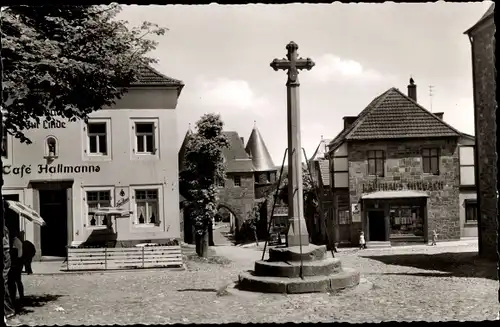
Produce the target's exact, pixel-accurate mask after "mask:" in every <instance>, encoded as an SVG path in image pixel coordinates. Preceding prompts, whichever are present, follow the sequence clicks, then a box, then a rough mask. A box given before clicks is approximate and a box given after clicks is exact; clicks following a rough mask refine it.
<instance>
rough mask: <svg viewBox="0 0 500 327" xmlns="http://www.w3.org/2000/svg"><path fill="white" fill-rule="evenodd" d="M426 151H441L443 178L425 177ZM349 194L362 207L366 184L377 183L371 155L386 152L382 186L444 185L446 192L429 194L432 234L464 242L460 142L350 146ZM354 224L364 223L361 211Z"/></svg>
mask: <svg viewBox="0 0 500 327" xmlns="http://www.w3.org/2000/svg"><path fill="white" fill-rule="evenodd" d="M425 147H439V148H440V151H441V155H440V167H439V168H440V169H439V171H440V174H439V176H435V175H430V174H429V175H428V174H423V173H422V164H421V149H422V148H425ZM348 150H349V151H348V153H349V190H350V201H351V205H352V204H355V203H358V201H360V199H361V196H362V194H363V191H362V187H363V184H364V183H368V182H373V181H375V177H374V176H368V164H367V158H366V156H367V151H368V150H384V151H385V156H386V161H385V168H384V171H385V177H378V178H377V180H378V181H379V182H390V181H395V182H401V183H407V182H413V181H428V182H439V181H442V182H444V188H443V190H439V191H427V193H428V194H429V200H428V202H427V203H428V204H427V209H428V216H427V217H428V231H427V234H428V236H429V239H430V236H431V234H432V230H433V229H436V231H437V232H438V233H439V234H440V239H459V238H460V218H459V215H460V213H459V203H458V201H459V184H458V183H459V162H458V147H457V143H456V140H451V139H449V140H444V139H441V140H439V139H436V140H420V139H419V140H414V141H413V140H408V141H400V140H399V141H385V142H384V141H378V142H369V143H368V142H366V143H363V142H359V143H350V144H349V149H348ZM352 221H353V222H360V221H361V211H360V212H359V213H358V214H354V213H352Z"/></svg>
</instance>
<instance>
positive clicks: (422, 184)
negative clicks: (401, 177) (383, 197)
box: [363, 181, 444, 193]
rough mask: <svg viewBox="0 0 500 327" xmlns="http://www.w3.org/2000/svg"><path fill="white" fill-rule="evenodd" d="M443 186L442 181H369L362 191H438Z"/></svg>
mask: <svg viewBox="0 0 500 327" xmlns="http://www.w3.org/2000/svg"><path fill="white" fill-rule="evenodd" d="M443 188H444V182H443V181H414V182H408V183H401V182H371V183H364V184H363V193H370V192H375V191H401V190H414V191H440V190H442V189H443Z"/></svg>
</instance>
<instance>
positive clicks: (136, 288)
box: [18, 244, 498, 325]
mask: <svg viewBox="0 0 500 327" xmlns="http://www.w3.org/2000/svg"><path fill="white" fill-rule="evenodd" d="M261 246H262V245H261ZM213 249H215V252H216V253H217V255H219V256H224V257H226V258H228V259H229V260H231V263H230V264H227V265H220V264H215V263H203V262H197V261H196V262H192V261H189V262H187V267H188V270H187V271H169V270H161V269H154V270H140V271H139V270H138V271H126V272H123V271H122V272H120V271H114V272H103V273H101V272H93V273H86V274H81V275H79V274H65V275H52V276H51V275H30V276H26V275H23V279H24V284H25V292H26V295H27V296H28V299H29V303H27V306H26V308H25V312H24V313H23V314H22V315H20V316H18V318H19V320H20V322H21V323H23V324H28V325H40V324H49V325H52V324H70V325H71V324H120V325H121V324H124V325H125V324H137V323H143V324H155V323H157V324H164V323H227V322H242V323H245V322H287V321H293V322H309V321H313V322H332V321H346V322H353V323H354V322H377V321H391V320H396V321H415V320H424V321H445V320H478V321H480V320H485V319H494V318H495V317H496V314H497V312H498V303H497V300H496V297H497V295H496V294H497V287H498V282H497V281H495V278H496V274H495V265H494V263H493V264H488V263H486V262H483V261H482V260H479V259H477V246H476V245H474V244H466V245H457V246H445V245H442V244H439V245H438V246H436V247H429V246H419V247H418V246H417V247H401V248H381V249H368V250H362V251H359V250H357V249H341V250H340V252H339V253H338V257H339V258H341V260H342V264H343V265H344V266H345V267H350V268H355V269H358V270H359V271H360V272H361V274H362V278H365V279H367V280H368V281H370V282H371V283H373V288H372V289H371V290H369V291H366V292H361V293H355V292H349V291H347V292H343V293H340V294H336V295H329V294H302V295H280V294H246V295H241V296H240V295H223V296H220V294H218V291H219V290H220V289H221V288H223V287H224V286H225V285H227V284H229V283H231V282H233V281H235V280H237V276H238V273H239V272H240V271H242V270H245V269H252V268H253V262H254V261H255V260H256V259H259V258H260V256H261V254H262V252H261V250H259V249H257V248H252V247H250V248H244V247H237V246H228V245H222V246H216V247H214V248H213Z"/></svg>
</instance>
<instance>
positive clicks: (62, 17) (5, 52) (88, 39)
mask: <svg viewBox="0 0 500 327" xmlns="http://www.w3.org/2000/svg"><path fill="white" fill-rule="evenodd" d="M120 10H121V7H120V6H119V5H118V4H111V5H107V6H84V5H43V6H11V7H7V8H4V10H2V13H1V15H2V25H1V37H2V65H3V72H2V73H3V90H2V91H3V92H2V96H3V99H2V100H3V101H2V103H3V109H4V116H5V117H4V123H5V126H4V127H5V128H6V129H7V131H8V133H10V134H12V135H14V136H15V137H16V138H18V139H19V140H20V141H21V142H26V143H28V144H29V143H31V141H30V140H29V139H28V138H27V137H26V136H25V135H24V131H25V130H27V129H29V127H30V122H36V123H39V122H40V119H41V118H42V119H43V118H44V119H46V120H48V121H51V120H57V118H55V117H60V118H62V119H65V120H69V121H76V120H78V119H84V120H85V119H87V117H88V114H90V113H91V112H93V111H96V110H99V109H101V108H102V107H104V106H110V105H112V104H113V103H114V102H115V100H116V99H119V98H120V97H121V96H122V95H123V94H124V93H125V92H126V88H127V86H129V85H130V84H131V83H132V82H133V81H134V80H135V78H136V71H137V69H138V67H140V66H141V65H148V64H150V63H153V62H156V60H155V59H153V58H150V57H147V56H146V54H147V53H148V52H149V51H151V50H153V49H154V48H155V47H156V45H157V42H155V41H153V40H150V39H148V38H146V37H147V36H148V35H152V34H153V35H154V34H155V35H163V34H164V33H165V31H166V29H165V28H160V27H159V26H158V25H155V24H151V23H149V22H144V23H143V24H142V26H140V27H134V28H132V29H129V28H128V27H127V24H128V23H127V22H126V21H122V20H116V19H115V18H116V15H117V14H118V13H119V12H120Z"/></svg>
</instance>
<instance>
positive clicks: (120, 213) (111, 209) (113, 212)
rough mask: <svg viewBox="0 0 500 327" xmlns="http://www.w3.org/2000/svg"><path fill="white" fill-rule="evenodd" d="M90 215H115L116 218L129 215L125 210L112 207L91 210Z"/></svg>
mask: <svg viewBox="0 0 500 327" xmlns="http://www.w3.org/2000/svg"><path fill="white" fill-rule="evenodd" d="M91 213H93V214H94V215H99V216H100V215H103V216H104V215H116V216H125V215H128V214H130V212H129V211H128V210H125V209H120V208H114V207H103V208H99V209H95V210H93V211H92V212H91Z"/></svg>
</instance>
